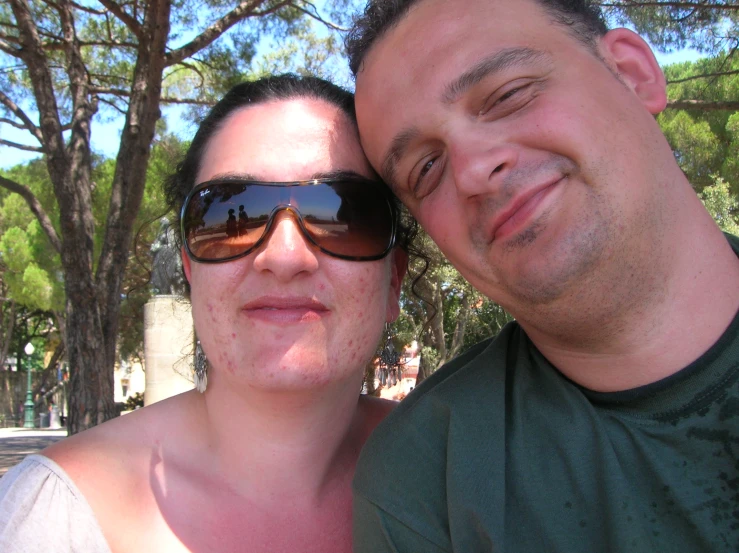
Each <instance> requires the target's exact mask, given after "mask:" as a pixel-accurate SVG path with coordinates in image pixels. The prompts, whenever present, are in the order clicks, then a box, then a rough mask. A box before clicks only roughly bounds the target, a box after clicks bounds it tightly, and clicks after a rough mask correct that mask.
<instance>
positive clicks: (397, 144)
mask: <svg viewBox="0 0 739 553" xmlns="http://www.w3.org/2000/svg"><path fill="white" fill-rule="evenodd" d="M418 134H419V133H418V129H416V128H415V127H411V128H409V129H405V130H404V131H401V132H400V133H398V134H396V135H395V138H393V141H392V142H391V143H390V148H389V149H388V151H387V153H386V154H385V159H384V160H383V162H382V167H381V169H380V176H381V177H382V178H383V180H384V181H385V182H386V183H388V184H389V185H392V184H393V182H395V170H396V169H397V165H398V162H399V161H400V160H401V159H402V157H403V155H404V154H405V151H406V150H407V149H408V146H409V145H410V143H411V142H412V141H413V139H414V138H416V137H417V136H418Z"/></svg>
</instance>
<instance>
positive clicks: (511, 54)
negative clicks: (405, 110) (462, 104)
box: [441, 47, 551, 104]
mask: <svg viewBox="0 0 739 553" xmlns="http://www.w3.org/2000/svg"><path fill="white" fill-rule="evenodd" d="M550 61H551V57H550V56H549V54H547V53H546V52H542V51H541V50H534V49H533V48H524V47H522V48H506V49H505V50H501V51H499V52H496V53H495V54H492V55H491V56H488V57H486V58H484V59H483V60H482V61H480V62H479V63H478V64H477V65H475V66H474V67H472V68H471V69H468V70H467V71H465V72H464V73H462V74H461V75H460V76H459V77H457V78H456V79H454V80H453V81H452V82H451V83H449V84H448V85H447V86H446V87H445V88H444V92H443V94H442V98H441V100H442V102H444V103H446V104H453V103H454V102H456V101H457V100H459V98H460V96H462V95H463V94H464V93H465V92H467V91H468V90H469V89H470V88H472V87H473V86H475V85H476V84H477V83H479V82H480V81H482V80H483V79H484V78H486V77H488V76H490V75H492V74H494V73H498V72H500V71H503V70H504V69H508V68H510V67H513V66H516V65H531V64H533V63H541V62H550Z"/></svg>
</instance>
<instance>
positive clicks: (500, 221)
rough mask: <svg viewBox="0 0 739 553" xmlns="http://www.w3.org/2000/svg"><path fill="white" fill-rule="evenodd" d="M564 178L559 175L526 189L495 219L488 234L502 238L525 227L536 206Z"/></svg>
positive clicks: (495, 238)
mask: <svg viewBox="0 0 739 553" xmlns="http://www.w3.org/2000/svg"><path fill="white" fill-rule="evenodd" d="M563 179H564V177H562V176H559V177H557V178H556V179H553V180H550V181H548V182H546V183H544V184H542V185H540V186H536V187H534V188H531V189H529V190H526V191H525V192H523V193H522V194H519V195H518V196H516V197H515V198H513V199H512V200H511V201H510V202H508V204H507V205H506V206H505V209H503V211H501V212H500V214H499V215H498V216H497V217H496V218H495V220H494V221H493V224H492V226H491V231H490V233H489V234H488V236H491V237H492V239H493V241H495V240H501V239H503V238H505V237H507V236H510V235H511V234H514V233H515V232H517V231H518V230H520V229H521V228H522V227H524V226H525V225H526V224H527V223H528V222H529V219H530V218H531V216H532V215H533V214H534V212H535V211H536V208H537V207H539V205H540V204H541V203H542V202H543V201H544V200H545V199H546V198H547V197H548V196H549V194H550V193H551V192H552V191H553V190H554V189H555V188H556V187H557V185H558V184H559V183H561V182H562V180H563Z"/></svg>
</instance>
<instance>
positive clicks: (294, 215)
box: [256, 202, 313, 246]
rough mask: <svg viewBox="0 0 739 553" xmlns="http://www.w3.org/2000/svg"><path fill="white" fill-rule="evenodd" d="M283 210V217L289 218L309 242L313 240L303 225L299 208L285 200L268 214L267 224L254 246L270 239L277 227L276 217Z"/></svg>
mask: <svg viewBox="0 0 739 553" xmlns="http://www.w3.org/2000/svg"><path fill="white" fill-rule="evenodd" d="M283 211H284V212H286V215H285V217H286V218H288V219H291V220H292V222H293V224H294V225H295V226H296V227H297V228H298V230H299V231H300V234H301V236H302V237H303V239H304V240H305V241H307V242H308V243H310V244H312V243H313V240H311V238H310V236H309V235H308V233H307V232H306V230H305V226H304V225H303V216H302V214H301V213H300V210H299V209H298V208H297V207H296V206H294V205H292V204H291V203H289V202H286V203H281V204H280V205H278V206H276V207H275V208H274V209H273V210H272V213H270V214H269V218H268V220H267V226H266V228H265V229H264V234H262V236H261V238H260V239H259V242H258V244H256V246H259V245H262V244H264V242H266V241H267V240H270V239H271V236H272V234H273V233H274V231H275V229H276V228H277V225H278V224H279V222H280V221H278V217H279V216H280V214H281V213H282V212H283Z"/></svg>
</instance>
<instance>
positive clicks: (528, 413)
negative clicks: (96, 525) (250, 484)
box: [348, 0, 739, 553]
mask: <svg viewBox="0 0 739 553" xmlns="http://www.w3.org/2000/svg"><path fill="white" fill-rule="evenodd" d="M348 46H349V52H350V58H351V65H352V69H353V71H354V72H355V73H356V107H357V114H358V118H359V127H360V134H361V139H362V144H363V146H364V148H365V151H366V152H367V155H368V157H369V159H370V161H371V163H372V164H373V166H374V167H375V169H377V170H378V171H379V172H380V174H381V175H382V176H383V177H384V178H385V179H386V180H387V181H388V183H390V184H391V186H392V187H393V189H394V190H395V192H396V193H397V194H398V196H399V197H400V199H401V200H402V201H403V202H404V203H405V204H406V205H407V206H408V207H409V209H410V211H411V212H412V213H413V214H414V215H415V216H416V218H417V219H418V221H419V222H420V223H421V225H422V226H423V227H424V228H425V229H426V230H427V231H428V233H429V234H430V235H431V237H432V238H433V239H434V240H435V241H436V242H437V244H438V245H439V246H440V248H441V249H442V251H443V252H444V253H445V254H446V256H447V257H448V258H449V260H450V261H451V262H452V263H453V264H454V265H455V266H456V267H457V268H458V269H459V270H460V272H461V273H462V274H463V275H464V276H465V277H466V278H467V279H468V280H469V281H470V282H471V283H472V284H473V285H475V286H476V287H477V288H478V289H479V290H481V291H482V292H483V293H485V294H486V295H487V296H488V297H490V298H492V299H493V300H495V301H497V302H499V303H500V304H501V305H503V306H504V307H505V308H506V309H507V310H508V311H509V312H510V313H511V314H513V315H514V316H515V318H516V320H517V322H516V323H512V324H511V325H509V326H507V327H506V328H505V329H504V330H503V332H502V333H501V334H500V335H499V336H498V337H496V338H494V339H491V340H488V341H486V342H483V343H481V344H478V345H477V346H475V347H473V348H472V349H471V350H470V351H469V352H467V353H466V354H464V355H463V356H461V357H460V358H458V359H457V360H455V361H453V362H452V363H450V364H449V365H447V366H446V367H444V368H442V369H441V370H439V371H437V373H435V374H434V375H432V376H431V377H430V378H429V379H427V380H426V381H425V382H424V383H423V384H422V385H421V386H420V387H419V388H418V389H417V390H416V391H414V393H413V394H412V395H411V396H410V397H409V398H408V399H407V400H405V401H404V402H403V403H402V404H401V405H400V406H399V407H398V408H397V409H396V411H395V413H394V414H393V415H391V417H389V418H388V420H387V423H386V424H384V425H383V426H382V427H380V428H379V429H378V431H377V432H376V435H375V436H373V438H372V439H371V440H370V442H368V445H367V446H366V449H365V451H364V453H363V455H362V458H361V459H360V462H359V466H358V471H357V476H356V478H355V482H354V486H355V521H356V522H355V536H354V540H355V550H356V551H358V552H368V553H369V552H372V553H378V552H382V551H398V552H414V553H420V552H424V553H425V552H440V551H457V552H464V553H471V552H480V551H495V552H499V551H501V552H502V551H510V552H517V553H518V552H536V553H540V552H550V551H563V552H568V553H577V552H588V553H592V552H601V551H602V552H606V551H618V552H621V551H643V552H657V551H659V552H668V551H670V552H672V551H681V552H682V551H738V550H739V435H738V433H737V428H738V426H739V425H738V423H739V383H738V380H739V318H737V310H738V309H739V260H738V259H737V251H739V240H737V239H736V238H734V237H727V236H725V235H723V234H722V233H721V231H720V230H719V228H718V227H717V226H716V225H715V223H714V222H713V221H712V219H711V217H710V216H709V214H708V213H707V212H706V210H705V209H704V208H703V206H702V204H701V203H700V201H699V200H698V198H697V197H696V194H695V193H694V191H693V190H692V188H691V186H690V183H689V182H687V180H686V178H685V176H684V174H683V173H682V172H681V171H680V169H679V167H678V166H677V164H676V163H675V160H674V157H673V154H672V151H671V150H670V147H669V146H668V144H667V142H666V140H665V139H664V137H663V135H662V133H661V132H660V129H659V127H658V125H657V123H656V122H655V120H654V116H655V115H656V114H657V113H659V112H660V111H661V110H662V109H664V107H665V104H666V95H665V79H664V77H663V75H662V72H661V70H660V68H659V66H658V65H657V62H656V61H655V59H654V56H653V55H652V53H651V51H650V49H649V47H648V46H647V45H646V43H644V41H642V40H641V39H640V38H639V37H638V36H637V35H635V34H634V33H632V32H631V31H628V30H626V29H616V30H612V31H607V30H606V27H605V25H604V23H603V21H602V19H601V17H600V14H599V13H598V11H596V9H595V8H593V7H590V6H589V5H588V3H587V2H584V1H582V0H579V1H575V0H569V1H568V0H465V1H464V2H453V1H450V0H394V1H387V0H385V1H383V0H371V1H370V4H369V5H368V8H367V10H366V12H365V14H364V16H363V17H362V18H360V19H359V20H358V22H357V23H356V25H355V28H354V30H353V32H352V34H351V36H350V39H349V41H348Z"/></svg>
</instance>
